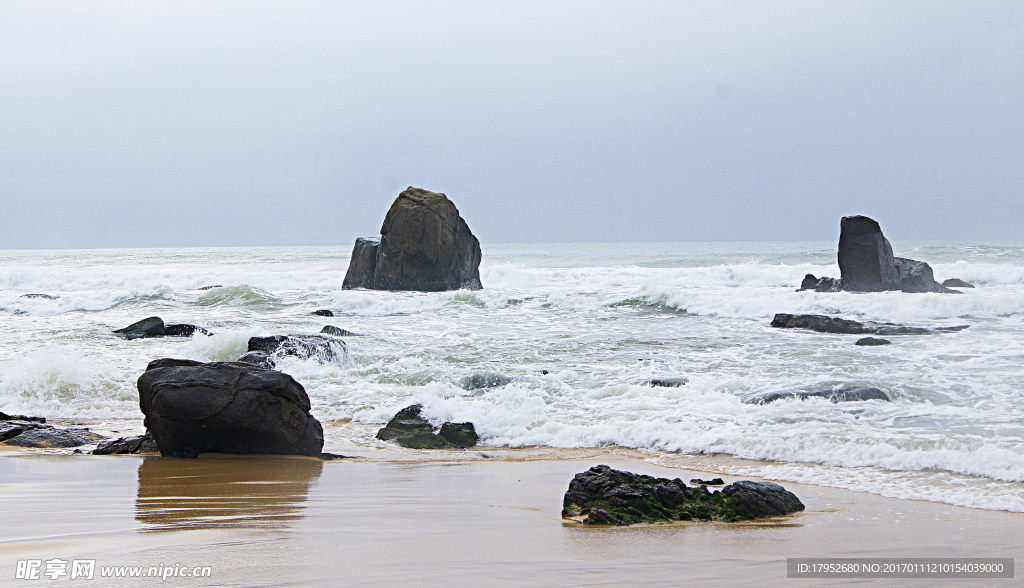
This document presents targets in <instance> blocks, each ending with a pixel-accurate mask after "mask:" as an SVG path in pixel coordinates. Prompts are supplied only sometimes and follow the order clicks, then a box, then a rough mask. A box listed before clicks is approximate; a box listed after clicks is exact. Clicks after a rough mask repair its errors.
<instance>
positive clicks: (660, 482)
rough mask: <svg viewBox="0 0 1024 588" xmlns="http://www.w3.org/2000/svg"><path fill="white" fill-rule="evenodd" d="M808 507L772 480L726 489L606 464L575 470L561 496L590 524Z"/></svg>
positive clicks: (572, 513)
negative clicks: (716, 489) (647, 474)
mask: <svg viewBox="0 0 1024 588" xmlns="http://www.w3.org/2000/svg"><path fill="white" fill-rule="evenodd" d="M803 509H804V505H803V504H802V503H801V502H800V500H799V499H798V498H797V497H796V496H794V495H793V494H792V493H791V492H789V491H787V490H786V489H784V488H783V487H782V486H779V485H778V484H772V483H770V482H751V481H748V480H743V481H740V482H736V483H735V484H730V485H728V486H726V487H725V488H723V489H722V491H720V492H718V491H715V492H711V491H709V490H708V489H707V487H706V486H698V487H696V488H690V487H687V486H686V484H685V483H684V482H683V481H682V480H680V479H678V478H676V479H674V480H669V479H667V478H655V477H653V476H644V475H640V474H633V473H630V472H623V471H619V470H613V469H612V468H610V467H608V466H606V465H599V466H595V467H592V468H590V469H589V470H587V471H586V472H583V473H579V474H576V476H575V477H574V478H573V480H572V481H571V482H570V483H569V489H568V490H567V491H566V493H565V496H564V498H563V499H562V516H563V517H566V518H569V517H582V516H586V518H584V519H583V521H582V522H583V524H586V525H632V524H637V523H668V522H672V521H688V520H692V519H698V520H705V521H708V520H721V521H729V522H733V521H742V520H749V519H755V518H764V517H773V516H781V515H786V514H790V513H793V512H798V511H801V510H803Z"/></svg>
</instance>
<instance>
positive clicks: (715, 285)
mask: <svg viewBox="0 0 1024 588" xmlns="http://www.w3.org/2000/svg"><path fill="white" fill-rule="evenodd" d="M893 248H894V251H895V252H896V255H898V256H901V257H909V258H912V259H917V260H921V261H926V262H928V263H929V264H930V265H931V266H932V268H933V269H934V271H935V276H936V278H937V279H938V280H939V281H942V280H943V279H945V278H953V277H955V278H960V279H962V280H966V281H967V282H970V283H972V284H973V285H974V286H976V287H975V288H973V289H963V290H962V293H960V294H936V293H928V294H908V293H901V292H880V293H848V292H840V293H816V292H809V291H805V292H798V291H797V288H798V287H799V284H800V282H801V280H802V279H803V277H804V275H805V274H807V273H812V274H815V275H816V276H832V277H838V276H839V268H838V265H837V263H836V243H835V242H787V243H782V242H773V243H752V242H743V243H604V244H526V245H523V244H518V245H517V244H493V245H484V246H483V262H482V263H481V266H480V274H481V281H482V282H483V285H484V289H483V290H479V291H465V290H461V291H451V292H436V293H419V292H378V291H369V290H342V287H341V285H342V280H343V278H344V275H345V271H346V269H347V267H348V261H349V257H350V254H351V248H350V247H347V246H336V247H246V248H187V249H109V250H60V251H57V250H49V251H47V250H33V251H0V411H3V412H6V413H9V414H28V415H38V416H45V417H47V418H48V419H80V420H83V421H85V422H97V421H115V422H116V421H118V420H127V421H136V422H141V418H142V415H141V413H140V411H139V404H138V392H137V390H136V385H135V383H136V380H137V379H138V377H139V375H140V374H141V373H142V372H143V371H144V370H145V367H146V364H147V363H148V362H149V361H151V360H153V359H157V358H161V357H175V358H188V359H196V360H202V361H232V360H234V359H237V358H238V357H240V356H241V355H243V354H244V353H245V352H246V348H247V342H248V339H249V338H250V337H252V336H256V335H287V334H315V333H318V332H319V331H320V330H321V329H322V328H323V327H324V326H327V325H333V326H336V327H339V328H343V329H346V330H348V331H351V332H353V333H355V334H356V335H355V336H346V337H343V338H342V339H343V340H344V344H345V353H344V354H342V356H341V358H340V359H339V360H338V361H336V362H334V363H327V364H323V363H319V362H318V361H317V360H315V359H308V360H300V359H295V358H291V359H285V360H282V361H281V362H280V363H279V364H278V368H279V369H280V370H282V371H284V372H286V373H288V374H290V375H292V376H293V377H294V378H295V379H296V380H297V381H299V382H300V383H301V384H302V385H303V386H304V387H305V389H306V391H307V392H308V394H309V396H310V399H311V402H312V413H313V414H314V416H316V417H317V418H318V419H320V420H321V421H322V422H324V423H325V425H327V426H326V427H325V429H326V435H327V439H326V446H327V447H328V448H329V447H331V446H332V444H337V443H338V442H339V441H340V440H339V439H336V438H335V439H332V438H331V436H332V435H338V434H341V433H339V431H350V430H351V429H346V428H338V427H332V426H330V424H331V423H350V424H352V425H360V426H363V429H360V430H365V431H368V433H365V434H364V436H365V439H362V440H361V442H363V443H366V444H373V443H377V444H379V445H381V446H385V445H386V444H384V443H383V442H380V441H376V440H375V439H373V436H372V431H374V430H375V429H376V427H378V426H380V425H382V424H383V423H385V422H386V421H387V420H388V419H389V418H390V417H391V416H393V415H394V414H395V412H396V411H398V410H399V409H401V408H403V407H405V406H408V405H410V404H412V403H421V404H422V405H423V406H424V409H423V412H424V414H425V415H426V416H427V417H428V418H430V419H431V420H432V421H434V422H437V423H440V422H443V421H449V420H453V421H458V422H461V421H470V422H472V423H474V425H475V427H476V430H477V432H478V433H479V434H480V437H481V441H480V445H481V446H482V447H483V448H484V449H487V448H530V447H532V448H537V447H540V448H547V449H550V450H551V451H552V452H554V454H555V455H557V454H558V452H559V451H565V452H569V451H573V450H578V449H580V448H623V449H629V450H631V451H638V452H641V453H642V454H643V455H645V456H646V457H647V458H648V459H650V460H652V461H656V462H657V461H661V462H666V463H667V462H669V461H671V460H672V459H673V458H677V457H688V458H691V459H695V460H704V461H703V462H702V463H704V464H705V465H706V466H707V469H709V470H710V469H713V470H715V471H718V472H721V473H723V474H729V475H737V476H760V477H765V478H769V479H773V480H779V481H783V482H784V481H792V482H800V483H809V484H818V485H823V486H832V487H839V488H847V489H852V490H858V491H866V492H872V493H875V494H880V495H884V496H890V497H896V498H907V499H917V500H928V501H935V502H942V503H948V504H954V505H961V506H967V507H974V508H982V509H996V510H1007V511H1017V512H1024V242H934V241H933V242H899V241H896V242H893ZM211 286H213V287H211ZM26 294H46V295H48V296H49V297H26V296H25V295H26ZM320 309H327V310H330V311H331V312H332V313H333V315H334V316H332V317H324V316H317V315H313V314H311V313H312V312H313V311H315V310H320ZM776 313H813V314H825V315H831V316H837V317H842V318H847V319H854V320H860V321H879V322H891V323H898V324H904V325H911V326H921V327H949V326H957V325H969V328H967V329H965V330H962V331H959V332H943V333H937V334H930V335H915V336H892V337H887V339H889V340H890V341H892V344H891V345H887V346H879V347H861V346H856V345H854V343H855V341H856V340H857V339H859V338H860V337H859V336H857V335H838V334H821V333H814V332H810V331H802V330H795V329H785V330H783V329H777V328H773V327H772V326H771V321H772V317H773V316H774V315H775V314H776ZM149 316H159V317H161V318H163V319H164V321H165V322H167V323H189V324H195V325H199V326H201V327H203V328H205V329H208V330H209V331H210V332H211V333H212V335H211V336H204V335H199V334H197V335H195V336H193V337H191V338H180V337H168V338H163V339H139V340H134V341H127V340H124V339H121V338H119V337H117V336H115V335H114V334H113V333H112V331H113V330H115V329H118V328H121V327H125V326H127V325H128V324H130V323H133V322H135V321H137V320H140V319H143V318H146V317H149ZM481 373H488V374H501V375H503V376H506V377H508V378H511V381H510V382H509V383H507V384H505V385H502V386H496V387H492V388H483V389H475V390H466V389H464V388H463V387H462V386H460V384H461V383H462V381H463V379H464V378H466V377H468V376H471V375H473V374H481ZM662 378H685V379H686V383H685V384H684V385H682V386H679V387H652V386H651V385H650V384H649V383H650V381H651V380H652V379H662ZM843 385H860V386H870V387H876V388H879V389H881V390H882V391H884V392H885V393H886V394H887V395H888V397H889V398H890V399H891V401H889V402H885V401H881V400H869V401H863V402H841V403H832V402H830V401H829V400H828V399H826V398H809V399H805V400H799V399H787V400H780V401H777V402H773V403H769V404H757V403H755V402H753V400H755V399H756V398H758V397H759V396H761V395H764V394H767V393H772V392H780V391H788V390H816V389H828V388H830V387H831V388H836V387H840V386H843ZM478 449H479V448H478Z"/></svg>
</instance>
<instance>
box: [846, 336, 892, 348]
mask: <svg viewBox="0 0 1024 588" xmlns="http://www.w3.org/2000/svg"><path fill="white" fill-rule="evenodd" d="M891 344H892V341H890V340H888V339H876V338H874V337H864V338H863V339H857V342H856V343H854V345H860V346H862V347H863V346H868V347H870V346H878V345H891Z"/></svg>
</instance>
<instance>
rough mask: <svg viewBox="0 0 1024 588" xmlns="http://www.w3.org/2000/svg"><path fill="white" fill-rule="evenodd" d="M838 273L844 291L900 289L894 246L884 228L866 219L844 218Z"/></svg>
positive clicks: (841, 228) (840, 233)
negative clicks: (884, 233)
mask: <svg viewBox="0 0 1024 588" xmlns="http://www.w3.org/2000/svg"><path fill="white" fill-rule="evenodd" d="M839 227H840V232H839V271H840V272H841V274H842V277H841V279H842V281H843V288H844V289H845V290H851V291H856V292H881V291H883V290H896V289H898V288H899V275H898V273H897V272H896V264H895V262H894V261H893V255H892V245H890V244H889V240H888V239H886V238H885V237H884V236H883V235H882V228H881V227H880V226H879V225H878V222H876V221H875V220H873V219H870V218H868V217H866V216H844V217H843V219H842V220H841V221H840V222H839Z"/></svg>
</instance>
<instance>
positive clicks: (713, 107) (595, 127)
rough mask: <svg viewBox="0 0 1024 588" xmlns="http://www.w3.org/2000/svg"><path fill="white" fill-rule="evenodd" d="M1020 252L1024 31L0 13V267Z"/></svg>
mask: <svg viewBox="0 0 1024 588" xmlns="http://www.w3.org/2000/svg"><path fill="white" fill-rule="evenodd" d="M409 185H413V186H417V187H423V188H427V189H430V190H434V191H438V192H444V193H446V194H447V195H448V196H449V198H451V199H452V200H453V201H454V202H455V204H456V205H457V206H458V208H459V210H460V211H461V213H462V216H463V217H464V218H465V219H466V221H467V222H468V223H469V226H470V228H471V229H472V230H473V232H474V233H475V234H476V235H477V237H478V238H479V239H480V240H481V241H482V242H483V243H485V244H486V243H516V242H582V241H589V242H595V241H747V240H794V241H800V240H830V239H835V238H836V237H837V236H838V230H839V218H840V217H841V216H843V215H849V214H867V215H869V216H872V217H874V218H876V219H877V220H879V221H880V222H881V224H882V227H883V229H884V230H885V232H886V235H887V236H888V237H889V238H890V239H895V240H905V239H1021V238H1024V2H1021V1H1020V0H1010V1H1006V2H986V1H981V0H972V1H966V0H965V1H960V2H942V1H939V0H927V1H921V2H910V1H894V0H886V1H882V2H868V1H864V0H858V1H853V2H837V1H821V0H812V1H808V2H794V1H785V0H776V1H772V2H725V1H718V0H716V1H710V0H702V1H699V2H682V1H678V2H646V3H637V2H597V1H594V0H588V1H586V2H553V1H551V0H544V1H540V2H527V1H524V0H516V1H514V2H504V3H498V2H480V1H470V2H386V1H381V0H374V1H373V2H294V1H289V2H283V1H282V2H252V1H246V2H218V1H201V2H186V1H180V0H175V1H172V2H138V1H135V0H131V1H124V2H105V1H99V0H93V1H90V2H78V1H75V2H47V1H42V0H26V1H7V2H3V3H0V201H2V204H3V205H2V207H0V217H2V218H3V222H2V224H0V226H2V230H0V248H6V249H22V248H78V247H161V246H211V245H349V244H351V242H352V241H353V240H354V239H355V237H357V236H372V235H376V234H378V233H379V230H380V225H381V222H382V221H383V218H384V214H385V212H386V211H387V209H388V207H389V206H390V204H391V202H392V201H393V200H394V198H395V197H396V196H397V194H398V192H400V191H401V190H402V189H403V188H404V187H406V186H409Z"/></svg>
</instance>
